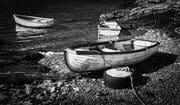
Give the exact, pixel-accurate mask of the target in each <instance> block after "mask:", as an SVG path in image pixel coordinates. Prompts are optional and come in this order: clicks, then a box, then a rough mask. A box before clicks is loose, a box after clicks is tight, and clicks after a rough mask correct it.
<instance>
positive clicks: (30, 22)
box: [13, 14, 54, 28]
mask: <svg viewBox="0 0 180 105" xmlns="http://www.w3.org/2000/svg"><path fill="white" fill-rule="evenodd" d="M13 18H14V20H15V22H16V23H17V24H19V25H22V26H26V27H34V28H45V27H51V26H52V25H53V24H54V19H53V18H42V17H36V16H27V15H17V14H14V15H13Z"/></svg>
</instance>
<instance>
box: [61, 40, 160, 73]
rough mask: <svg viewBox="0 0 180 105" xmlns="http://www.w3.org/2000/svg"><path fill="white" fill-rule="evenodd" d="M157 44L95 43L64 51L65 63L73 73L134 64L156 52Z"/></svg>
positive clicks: (123, 41) (135, 42)
mask: <svg viewBox="0 0 180 105" xmlns="http://www.w3.org/2000/svg"><path fill="white" fill-rule="evenodd" d="M158 45H159V42H156V41H148V40H142V39H130V40H118V41H111V42H96V43H91V44H83V45H78V46H74V47H71V48H67V49H65V53H64V54H65V62H66V64H67V66H68V68H69V69H70V70H71V71H74V72H90V71H98V70H104V69H108V68H111V67H116V66H127V65H131V64H135V63H138V62H141V61H143V60H145V59H146V58H148V57H150V56H151V55H153V54H154V53H156V52H157V50H158Z"/></svg>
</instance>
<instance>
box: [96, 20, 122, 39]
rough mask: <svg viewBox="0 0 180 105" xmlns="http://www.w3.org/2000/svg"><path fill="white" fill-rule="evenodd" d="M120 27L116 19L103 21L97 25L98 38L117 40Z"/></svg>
mask: <svg viewBox="0 0 180 105" xmlns="http://www.w3.org/2000/svg"><path fill="white" fill-rule="evenodd" d="M120 31H121V27H120V26H119V25H118V23H117V22H116V21H104V22H103V23H101V24H100V25H98V40H99V41H101V40H102V41H103V40H104V39H107V38H109V40H118V35H119V34H120Z"/></svg>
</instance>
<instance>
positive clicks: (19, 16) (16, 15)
mask: <svg viewBox="0 0 180 105" xmlns="http://www.w3.org/2000/svg"><path fill="white" fill-rule="evenodd" d="M13 16H15V17H18V18H21V17H28V18H33V19H37V18H39V19H48V20H54V19H53V18H44V17H38V16H30V15H19V14H13ZM21 19H23V18H21ZM23 20H24V19H23Z"/></svg>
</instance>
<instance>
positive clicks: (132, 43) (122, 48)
mask: <svg viewBox="0 0 180 105" xmlns="http://www.w3.org/2000/svg"><path fill="white" fill-rule="evenodd" d="M155 44H156V42H151V41H144V40H127V41H119V42H118V41H115V42H112V43H111V42H109V43H106V44H99V45H95V46H93V45H92V46H85V47H78V48H75V50H76V51H99V52H128V51H133V50H139V49H143V48H147V47H149V46H152V45H155Z"/></svg>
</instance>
